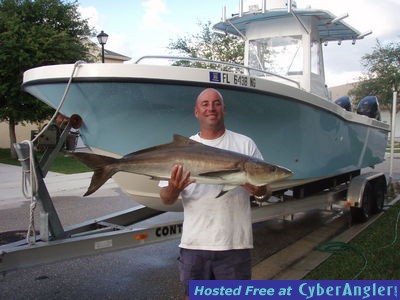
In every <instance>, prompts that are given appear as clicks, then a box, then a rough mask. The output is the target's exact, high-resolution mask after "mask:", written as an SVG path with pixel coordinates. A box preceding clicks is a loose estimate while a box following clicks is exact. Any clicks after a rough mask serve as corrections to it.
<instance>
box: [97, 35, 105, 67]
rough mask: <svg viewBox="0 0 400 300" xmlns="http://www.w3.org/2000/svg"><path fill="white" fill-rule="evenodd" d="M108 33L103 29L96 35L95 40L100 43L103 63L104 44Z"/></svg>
mask: <svg viewBox="0 0 400 300" xmlns="http://www.w3.org/2000/svg"><path fill="white" fill-rule="evenodd" d="M107 39H108V34H107V33H105V32H104V31H103V30H102V31H101V32H100V33H99V34H98V35H97V40H98V41H99V44H100V45H101V62H102V63H103V64H104V45H105V44H106V43H107Z"/></svg>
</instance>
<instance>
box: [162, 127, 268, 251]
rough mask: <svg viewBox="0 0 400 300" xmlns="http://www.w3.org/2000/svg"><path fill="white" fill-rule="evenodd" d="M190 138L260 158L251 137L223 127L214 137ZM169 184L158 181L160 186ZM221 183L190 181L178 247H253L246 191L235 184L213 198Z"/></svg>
mask: <svg viewBox="0 0 400 300" xmlns="http://www.w3.org/2000/svg"><path fill="white" fill-rule="evenodd" d="M190 138H191V139H192V140H195V141H197V142H200V143H203V144H205V145H208V146H212V147H216V148H220V149H226V150H231V151H235V152H239V153H242V154H246V155H249V156H253V157H257V158H260V159H262V155H261V153H260V151H259V150H258V148H257V146H256V144H255V143H254V141H253V140H252V139H250V138H249V137H247V136H244V135H242V134H238V133H235V132H232V131H230V130H225V133H224V135H223V136H221V137H219V138H218V139H215V140H206V139H202V138H201V137H200V136H199V134H196V135H194V136H191V137H190ZM165 185H168V183H167V184H165V183H160V186H165ZM221 189H222V186H221V185H211V184H196V183H194V184H191V185H189V186H188V187H186V189H185V190H184V191H183V192H182V193H181V196H182V203H183V208H184V210H183V211H184V222H183V230H182V238H181V243H180V245H179V247H181V248H186V249H197V250H231V249H247V248H253V233H252V224H251V211H250V200H249V196H250V195H249V193H248V192H247V191H246V190H245V189H244V188H243V187H236V188H235V189H233V190H230V191H228V192H227V193H225V194H224V195H222V196H220V197H218V198H216V196H217V195H218V194H219V193H220V192H221Z"/></svg>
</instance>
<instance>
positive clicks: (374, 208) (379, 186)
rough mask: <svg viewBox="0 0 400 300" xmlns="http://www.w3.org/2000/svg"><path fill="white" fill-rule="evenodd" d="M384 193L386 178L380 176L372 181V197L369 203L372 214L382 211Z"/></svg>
mask: <svg viewBox="0 0 400 300" xmlns="http://www.w3.org/2000/svg"><path fill="white" fill-rule="evenodd" d="M385 194H386V180H385V179H384V178H382V177H380V178H378V179H377V180H375V181H374V185H373V195H374V196H373V197H374V199H373V201H372V205H371V213H372V214H377V213H380V212H381V211H382V209H383V205H384V203H385Z"/></svg>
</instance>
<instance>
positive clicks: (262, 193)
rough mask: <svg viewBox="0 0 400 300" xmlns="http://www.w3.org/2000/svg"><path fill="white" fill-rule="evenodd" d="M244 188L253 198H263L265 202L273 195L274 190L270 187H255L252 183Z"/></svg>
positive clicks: (246, 184)
mask: <svg viewBox="0 0 400 300" xmlns="http://www.w3.org/2000/svg"><path fill="white" fill-rule="evenodd" d="M243 187H244V188H245V189H246V190H247V191H248V192H249V193H250V194H252V195H253V196H256V197H263V200H265V201H266V200H268V199H269V198H270V197H271V195H272V190H271V188H270V186H269V185H263V186H255V185H251V184H250V183H245V184H244V185H243Z"/></svg>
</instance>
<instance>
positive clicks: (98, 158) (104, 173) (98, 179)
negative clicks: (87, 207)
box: [71, 152, 118, 196]
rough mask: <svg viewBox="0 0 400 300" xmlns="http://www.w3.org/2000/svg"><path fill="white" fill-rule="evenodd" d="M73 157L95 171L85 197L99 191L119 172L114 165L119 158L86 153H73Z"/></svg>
mask: <svg viewBox="0 0 400 300" xmlns="http://www.w3.org/2000/svg"><path fill="white" fill-rule="evenodd" d="M71 154H72V156H74V157H75V158H77V159H78V160H79V161H81V162H82V163H84V164H85V165H86V166H88V167H89V168H91V169H93V170H94V174H93V176H92V180H91V181H90V185H89V188H88V190H87V192H86V193H85V194H84V195H83V196H88V195H90V194H93V193H94V192H95V191H97V190H98V189H99V188H100V187H101V186H102V185H103V184H104V183H105V182H106V181H107V180H108V179H109V178H110V177H112V176H113V175H114V174H115V173H117V172H118V170H117V168H115V167H113V164H115V163H116V162H118V159H117V158H113V157H109V156H104V155H98V154H93V153H85V152H72V153H71Z"/></svg>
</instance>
